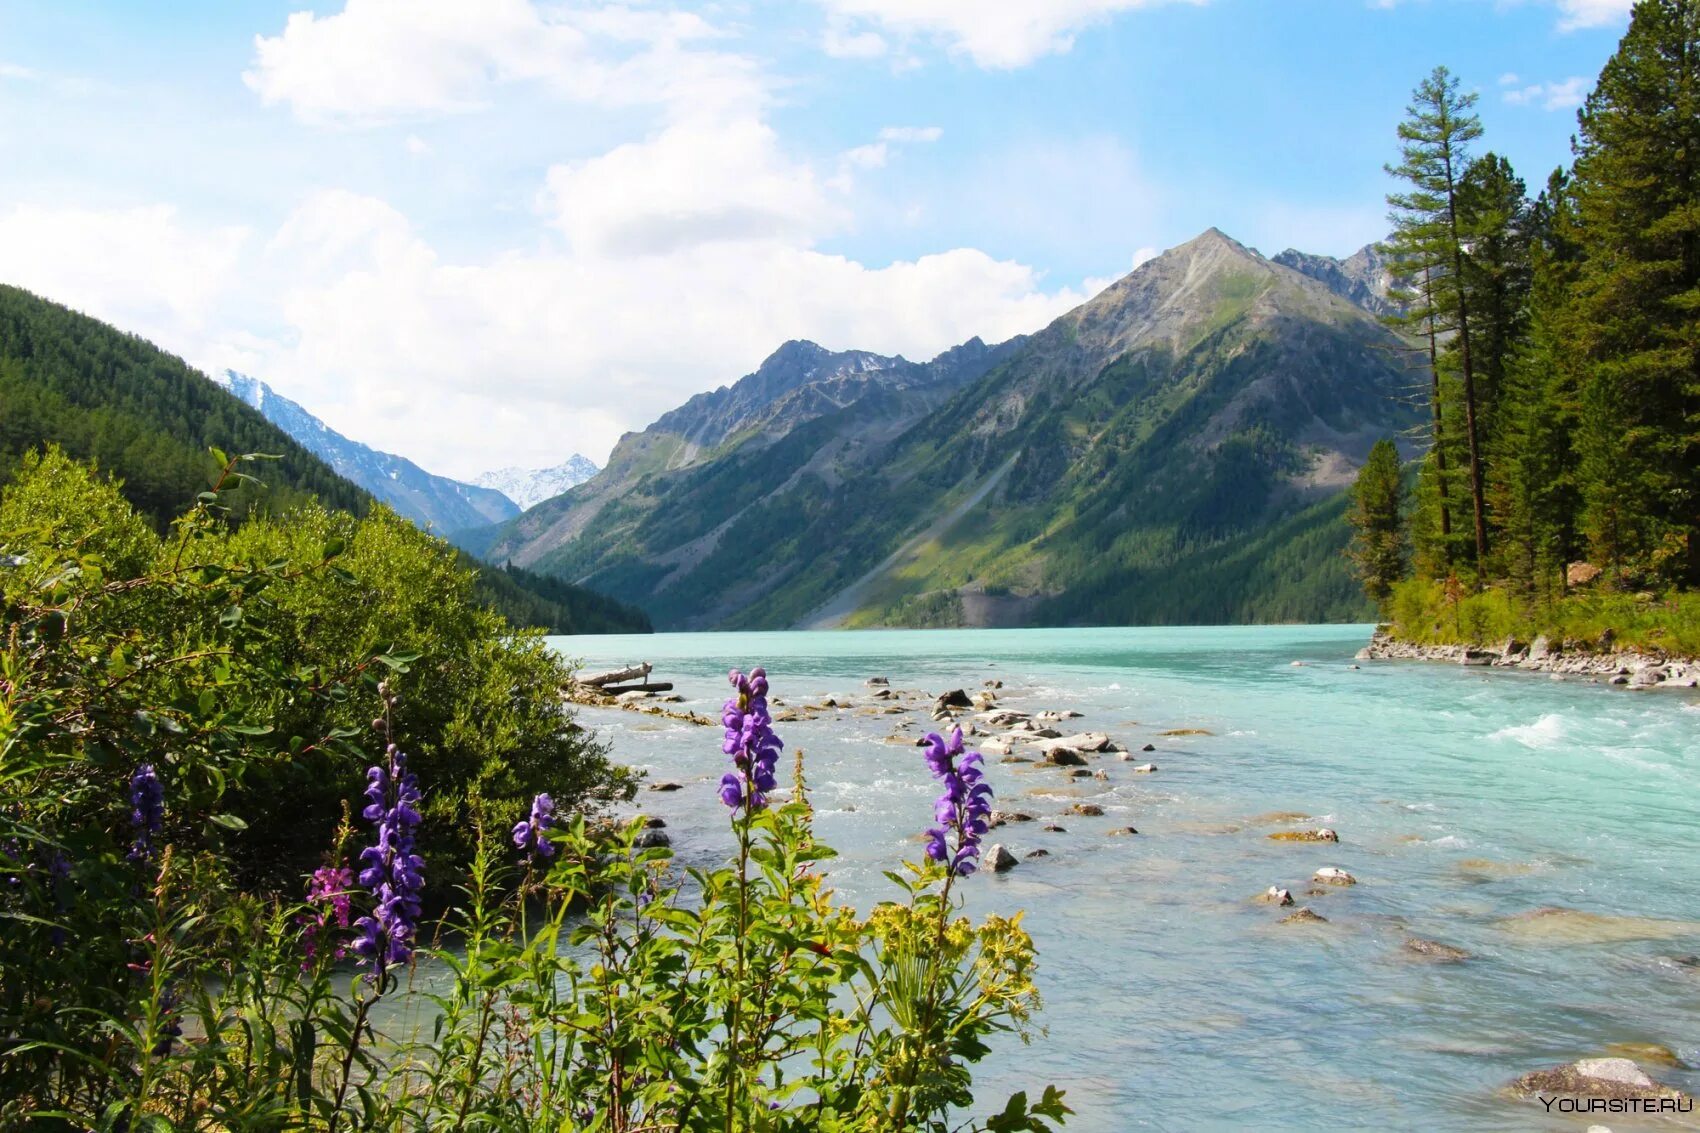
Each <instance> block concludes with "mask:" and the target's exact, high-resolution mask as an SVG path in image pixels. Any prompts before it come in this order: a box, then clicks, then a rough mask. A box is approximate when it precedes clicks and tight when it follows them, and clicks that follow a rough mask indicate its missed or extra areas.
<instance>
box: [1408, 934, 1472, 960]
mask: <svg viewBox="0 0 1700 1133" xmlns="http://www.w3.org/2000/svg"><path fill="white" fill-rule="evenodd" d="M1405 951H1407V952H1411V953H1414V954H1415V955H1418V956H1421V957H1423V958H1424V959H1427V960H1433V961H1434V962H1436V963H1437V964H1458V963H1462V962H1463V961H1465V960H1468V959H1469V958H1470V954H1469V953H1468V952H1466V951H1464V950H1463V949H1462V948H1454V947H1453V946H1452V945H1450V944H1442V943H1441V942H1440V941H1438V940H1424V939H1422V938H1421V937H1418V936H1413V937H1410V938H1408V939H1407V940H1406V941H1405Z"/></svg>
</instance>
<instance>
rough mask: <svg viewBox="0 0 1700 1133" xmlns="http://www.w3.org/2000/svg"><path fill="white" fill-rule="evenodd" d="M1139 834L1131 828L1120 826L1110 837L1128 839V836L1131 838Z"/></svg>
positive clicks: (1111, 832)
mask: <svg viewBox="0 0 1700 1133" xmlns="http://www.w3.org/2000/svg"><path fill="white" fill-rule="evenodd" d="M1138 833H1139V831H1137V830H1135V829H1134V828H1133V827H1131V826H1118V827H1116V828H1115V829H1114V830H1112V831H1110V837H1112V838H1121V837H1126V836H1130V835H1134V834H1138Z"/></svg>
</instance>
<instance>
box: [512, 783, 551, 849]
mask: <svg viewBox="0 0 1700 1133" xmlns="http://www.w3.org/2000/svg"><path fill="white" fill-rule="evenodd" d="M554 825H555V800H554V799H552V798H550V797H549V796H548V795H543V794H540V795H538V796H537V797H536V798H534V799H532V800H531V817H530V818H528V819H526V820H525V821H524V822H521V823H518V824H517V825H515V826H514V845H516V846H518V847H519V848H520V849H522V850H524V851H525V852H526V853H527V854H528V855H535V856H537V857H543V858H552V857H554V856H555V847H554V845H553V844H552V843H551V842H550V841H549V839H548V838H546V837H544V835H545V834H546V833H547V832H548V831H549V830H550V829H551V828H552V827H553V826H554Z"/></svg>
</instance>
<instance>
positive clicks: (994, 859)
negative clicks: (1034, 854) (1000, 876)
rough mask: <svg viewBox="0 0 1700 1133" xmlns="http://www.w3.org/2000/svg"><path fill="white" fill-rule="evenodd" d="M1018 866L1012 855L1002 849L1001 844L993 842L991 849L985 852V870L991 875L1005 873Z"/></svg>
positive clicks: (1018, 863)
mask: <svg viewBox="0 0 1700 1133" xmlns="http://www.w3.org/2000/svg"><path fill="white" fill-rule="evenodd" d="M1020 864H1021V863H1020V862H1019V861H1018V860H1017V859H1016V856H1015V855H1014V854H1012V853H1010V852H1009V851H1008V850H1006V849H1004V847H1003V843H1002V842H993V843H992V847H991V849H989V850H987V851H986V868H987V869H989V870H991V871H992V872H993V873H1006V872H1008V871H1009V870H1012V869H1014V868H1015V867H1016V866H1018V865H1020Z"/></svg>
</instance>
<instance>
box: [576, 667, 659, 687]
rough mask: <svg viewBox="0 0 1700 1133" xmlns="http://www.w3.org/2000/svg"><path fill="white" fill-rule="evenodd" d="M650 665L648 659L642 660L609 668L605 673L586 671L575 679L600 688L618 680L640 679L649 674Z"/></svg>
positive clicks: (582, 683)
mask: <svg viewBox="0 0 1700 1133" xmlns="http://www.w3.org/2000/svg"><path fill="white" fill-rule="evenodd" d="M651 667H652V666H651V665H650V663H649V662H648V661H644V662H643V663H641V664H638V665H627V666H626V667H625V668H624V669H610V670H608V671H607V672H606V673H587V674H586V675H584V676H582V677H578V678H576V679H577V681H578V683H579V684H581V685H591V686H593V687H595V688H601V687H602V686H603V685H611V684H617V683H619V682H620V681H641V680H643V679H644V678H645V677H647V676H649V671H650V669H651ZM625 691H630V690H629V689H628V690H625Z"/></svg>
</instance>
